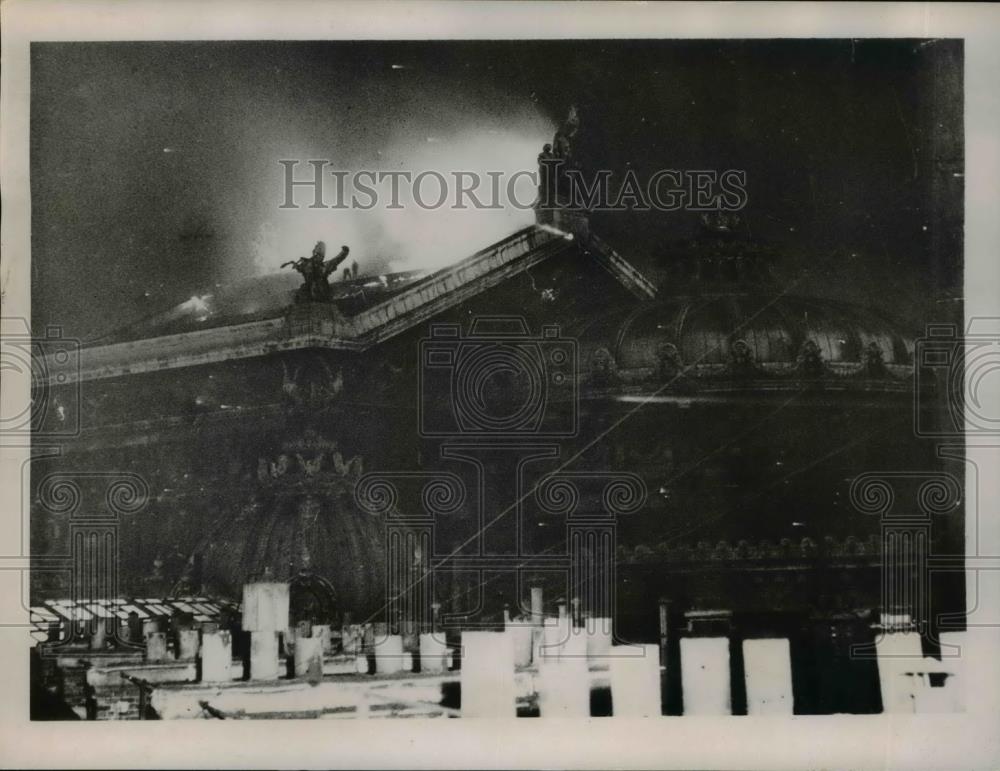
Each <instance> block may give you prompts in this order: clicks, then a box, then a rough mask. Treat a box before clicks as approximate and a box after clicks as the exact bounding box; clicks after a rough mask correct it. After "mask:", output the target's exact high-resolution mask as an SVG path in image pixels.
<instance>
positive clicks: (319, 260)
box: [281, 241, 351, 303]
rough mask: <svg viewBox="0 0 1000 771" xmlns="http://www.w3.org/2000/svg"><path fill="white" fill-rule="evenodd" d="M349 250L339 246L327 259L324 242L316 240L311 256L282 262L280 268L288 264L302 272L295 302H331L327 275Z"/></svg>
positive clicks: (331, 294)
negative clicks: (333, 254) (336, 251)
mask: <svg viewBox="0 0 1000 771" xmlns="http://www.w3.org/2000/svg"><path fill="white" fill-rule="evenodd" d="M350 251H351V250H350V249H349V248H348V247H346V246H341V247H340V253H339V254H337V256H336V257H333V258H331V259H329V260H327V259H325V258H326V244H325V243H324V242H323V241H317V242H316V246H314V247H313V251H312V256H310V257H300V258H299V259H297V260H289V261H288V262H286V263H284V264H282V266H281V267H282V268H285V267H287V266H289V265H291V266H292V268H293V269H295V270H297V271H298V272H299V273H301V274H302V286H300V287H299V289H298V291H297V292H296V293H295V302H297V303H308V302H314V303H315V302H319V303H325V302H331V301H332V300H333V293H332V292H331V291H330V282H329V276H330V274H331V273H333V271H335V270H336V269H337V266H338V265H340V263H342V262H343V261H344V260H346V259H347V255H348V253H349V252H350Z"/></svg>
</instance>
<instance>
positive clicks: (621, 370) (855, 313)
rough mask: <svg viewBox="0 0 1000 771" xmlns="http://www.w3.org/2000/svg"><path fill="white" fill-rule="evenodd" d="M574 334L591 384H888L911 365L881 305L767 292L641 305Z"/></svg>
mask: <svg viewBox="0 0 1000 771" xmlns="http://www.w3.org/2000/svg"><path fill="white" fill-rule="evenodd" d="M577 339H578V340H579V343H580V346H581V350H580V365H581V369H582V374H583V375H584V377H585V381H586V380H587V379H588V378H589V382H590V384H591V385H592V386H596V387H601V386H602V385H603V386H605V387H606V386H610V385H613V384H614V383H616V382H617V383H619V384H628V383H633V384H634V383H641V382H645V381H650V382H652V381H657V380H663V379H664V378H667V379H671V378H678V385H679V383H680V381H681V380H687V381H690V380H691V379H692V378H695V379H706V378H707V379H713V378H714V379H718V378H726V379H729V380H732V379H734V378H736V379H737V380H746V379H750V380H755V381H759V380H761V379H764V380H772V381H775V382H777V381H779V380H781V379H784V380H788V381H795V380H800V379H802V378H812V379H815V378H821V379H822V378H837V379H838V380H843V379H844V378H845V377H849V376H851V377H853V378H854V379H861V380H866V381H869V382H870V381H872V380H881V381H885V382H887V383H891V382H893V381H902V380H905V379H906V378H907V377H908V376H909V374H910V373H911V371H912V368H911V357H912V353H913V344H914V341H913V337H912V336H910V335H907V334H905V333H903V332H901V331H899V329H898V328H897V327H896V325H895V324H894V323H893V322H892V321H890V320H889V319H888V318H886V317H884V316H883V315H882V314H880V313H878V312H877V311H874V310H870V309H866V308H862V307H860V306H856V305H852V304H848V303H843V302H835V301H832V300H823V299H817V298H807V297H797V296H791V295H780V294H771V293H766V292H760V293H757V292H729V293H715V294H700V295H689V296H678V297H672V298H666V299H663V300H661V301H657V302H653V303H644V304H642V305H640V306H638V307H637V308H632V309H629V310H622V311H616V312H615V313H612V314H608V315H607V316H605V317H601V318H597V319H594V320H592V321H590V322H588V323H586V324H585V325H584V326H583V327H582V328H580V329H579V330H578V331H577ZM688 384H689V385H690V382H689V383H688ZM900 385H901V386H902V387H903V388H905V387H906V386H905V385H903V384H902V383H900Z"/></svg>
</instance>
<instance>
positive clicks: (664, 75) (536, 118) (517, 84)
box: [31, 40, 963, 338]
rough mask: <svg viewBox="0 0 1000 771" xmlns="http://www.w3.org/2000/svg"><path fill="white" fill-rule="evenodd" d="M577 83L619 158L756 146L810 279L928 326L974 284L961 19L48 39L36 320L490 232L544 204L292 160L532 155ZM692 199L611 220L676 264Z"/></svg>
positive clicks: (596, 138)
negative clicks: (944, 37) (333, 206)
mask: <svg viewBox="0 0 1000 771" xmlns="http://www.w3.org/2000/svg"><path fill="white" fill-rule="evenodd" d="M393 65H396V66H395V67H393ZM573 102H576V103H578V104H580V105H581V108H582V115H583V130H584V131H585V132H586V135H587V141H588V144H589V145H590V146H597V147H600V148H601V153H602V154H603V158H602V162H603V163H604V164H606V165H607V167H608V168H611V169H613V170H616V171H619V172H620V171H622V170H624V169H626V168H634V169H637V170H639V171H640V176H641V173H642V172H643V171H646V172H648V173H652V171H654V170H656V169H659V168H671V169H720V170H721V169H726V168H738V169H745V170H746V171H747V176H748V192H749V204H748V207H747V209H746V211H745V219H746V221H747V223H748V225H749V227H750V229H751V230H752V233H753V236H754V237H755V238H758V239H763V240H765V241H768V242H770V243H772V244H774V245H776V246H777V247H779V248H780V250H781V251H782V253H783V254H784V255H785V259H784V260H783V262H782V263H781V265H780V266H779V268H780V275H781V276H782V280H783V281H784V282H785V283H786V284H792V283H794V285H795V290H796V291H797V292H813V293H820V294H827V295H831V296H836V297H842V298H854V299H857V300H860V301H862V302H868V303H877V304H879V305H881V306H882V307H885V308H887V309H888V310H890V311H893V312H895V313H896V314H897V315H899V316H901V317H903V318H904V320H907V321H909V322H910V323H911V324H920V325H922V324H923V323H924V321H929V320H936V318H937V316H936V315H935V314H938V311H939V310H941V309H942V308H945V307H947V306H948V305H949V303H947V302H943V300H944V298H947V297H952V296H955V295H957V294H958V293H959V292H960V286H961V264H962V237H961V233H962V190H963V184H962V183H963V180H962V177H961V171H962V169H963V146H962V131H963V129H962V47H961V42H960V41H940V40H939V41H933V42H932V41H914V40H896V41H878V40H869V41H850V40H843V41H815V40H814V41H636V42H620V41H567V42H545V41H542V42H445V43H442V42H433V43H400V42H385V43H382V42H365V43H342V42H324V43H297V42H265V43H101V44H94V43H68V44H63V43H58V44H57V43H44V44H34V45H33V48H32V112H31V122H32V125H31V131H32V133H31V137H32V145H31V163H32V266H33V267H32V270H33V282H32V302H33V318H34V323H35V324H36V326H37V327H39V328H40V327H41V326H42V325H44V324H61V325H63V326H64V329H65V334H68V335H77V336H81V337H84V338H90V337H93V336H95V335H97V334H99V333H101V332H104V331H107V330H108V329H109V328H114V327H119V326H122V325H123V324H127V323H128V322H130V321H131V320H134V319H137V318H140V317H144V316H148V315H150V314H152V313H154V312H156V311H158V310H162V309H164V308H166V307H169V306H171V305H174V304H176V303H179V302H182V301H183V300H185V299H187V298H188V297H190V296H191V295H192V294H194V293H202V292H205V291H211V288H212V287H213V286H214V285H215V284H217V283H220V282H227V281H232V280H234V279H237V278H239V277H241V276H244V275H247V274H256V273H260V272H266V271H270V270H274V269H275V268H276V267H277V265H278V264H279V263H280V262H282V261H284V260H286V259H291V258H293V257H297V256H301V255H302V254H305V253H308V251H309V249H310V248H311V246H312V244H313V242H314V241H315V240H316V239H317V238H320V237H322V238H325V239H326V240H327V241H328V242H330V243H331V244H336V245H339V244H341V243H348V244H350V245H351V247H352V254H353V255H354V256H356V257H357V258H358V261H359V263H360V264H361V268H362V270H363V271H364V272H371V271H376V270H385V269H403V268H410V267H420V266H428V267H434V266H437V265H440V264H441V262H442V261H447V260H450V259H455V258H458V257H461V256H463V255H465V254H471V253H472V252H474V251H476V250H477V249H478V248H481V247H483V246H486V245H488V243H489V242H490V241H492V240H496V238H499V237H502V236H503V235H504V234H506V233H507V232H511V231H513V230H514V229H516V228H517V227H520V226H522V225H523V224H525V214H524V213H520V214H518V213H512V212H492V213H486V214H484V213H482V212H480V213H478V215H477V216H478V219H468V217H469V216H470V215H467V214H464V213H462V212H453V211H447V210H445V211H439V212H431V213H424V214H419V215H418V214H414V213H411V212H407V213H403V214H395V215H392V216H389V215H386V213H385V212H379V211H376V212H368V213H359V212H329V211H326V212H322V211H321V212H316V211H311V212H308V211H307V212H304V213H303V212H295V213H287V212H284V213H282V212H279V211H278V210H277V206H278V204H279V203H280V200H281V195H282V189H281V185H280V179H281V176H280V167H279V166H278V164H277V161H278V159H279V158H302V159H306V158H308V157H317V158H329V159H331V160H334V161H335V162H336V163H338V164H342V166H343V167H344V168H346V169H358V168H363V167H374V168H376V169H389V168H398V169H412V170H414V171H419V170H421V169H424V168H437V169H438V170H440V171H444V172H448V171H451V170H453V169H455V170H457V169H461V168H472V169H478V170H487V169H493V168H497V169H500V170H506V171H513V170H516V169H520V168H524V169H532V168H534V165H535V156H536V155H537V153H538V151H539V149H540V144H541V143H542V142H544V141H548V140H549V139H550V138H551V133H552V130H553V128H554V127H555V126H556V125H557V124H558V123H559V122H560V121H561V120H562V118H563V117H564V116H565V114H566V110H567V107H568V105H569V104H570V103H573ZM463 217H464V218H465V219H460V218H463ZM527 217H528V221H530V214H528V215H527ZM694 222H695V218H694V215H692V214H691V213H683V212H677V213H663V212H652V213H630V214H617V215H605V216H602V217H600V218H599V220H598V221H597V223H596V227H597V229H598V231H599V232H600V233H601V234H602V235H603V236H605V238H606V239H607V240H609V241H610V242H611V243H612V244H613V245H614V246H615V247H616V248H618V249H619V250H620V251H622V252H623V253H624V254H625V255H626V256H630V257H632V258H633V259H634V260H635V261H636V263H637V264H638V265H640V266H641V267H642V268H643V269H645V270H647V271H648V272H650V273H651V274H654V275H655V274H656V273H657V272H658V269H659V266H660V265H661V264H662V262H663V261H664V260H666V259H669V257H668V254H667V253H666V251H668V250H667V249H666V248H665V245H666V244H667V243H668V242H669V241H670V240H671V239H675V238H681V237H686V236H688V235H690V234H691V233H692V231H693V228H694ZM945 312H946V311H945ZM938 315H939V314H938Z"/></svg>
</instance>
